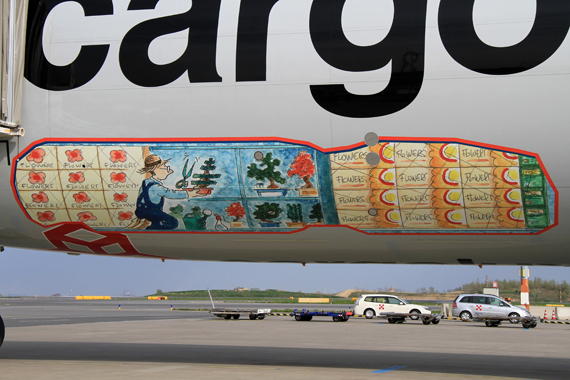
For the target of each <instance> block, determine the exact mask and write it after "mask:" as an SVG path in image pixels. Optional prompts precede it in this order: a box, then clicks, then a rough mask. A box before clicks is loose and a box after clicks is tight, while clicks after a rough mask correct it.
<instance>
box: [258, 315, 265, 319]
mask: <svg viewBox="0 0 570 380" xmlns="http://www.w3.org/2000/svg"><path fill="white" fill-rule="evenodd" d="M257 319H265V315H258V316H257Z"/></svg>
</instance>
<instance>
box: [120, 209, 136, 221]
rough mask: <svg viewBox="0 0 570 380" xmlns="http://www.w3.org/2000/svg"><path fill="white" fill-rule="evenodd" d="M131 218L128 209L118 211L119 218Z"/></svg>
mask: <svg viewBox="0 0 570 380" xmlns="http://www.w3.org/2000/svg"><path fill="white" fill-rule="evenodd" d="M132 218H133V213H132V212H130V211H127V212H122V211H121V212H119V220H131V219H132Z"/></svg>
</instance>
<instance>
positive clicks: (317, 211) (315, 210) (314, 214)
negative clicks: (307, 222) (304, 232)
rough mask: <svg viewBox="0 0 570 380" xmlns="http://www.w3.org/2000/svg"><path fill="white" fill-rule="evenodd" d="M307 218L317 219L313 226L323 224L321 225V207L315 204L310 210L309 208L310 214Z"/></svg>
mask: <svg viewBox="0 0 570 380" xmlns="http://www.w3.org/2000/svg"><path fill="white" fill-rule="evenodd" d="M309 218H311V219H317V221H316V222H314V223H313V224H324V223H323V218H324V216H323V208H322V206H321V204H320V203H317V204H315V205H314V206H313V207H312V208H311V213H310V214H309Z"/></svg>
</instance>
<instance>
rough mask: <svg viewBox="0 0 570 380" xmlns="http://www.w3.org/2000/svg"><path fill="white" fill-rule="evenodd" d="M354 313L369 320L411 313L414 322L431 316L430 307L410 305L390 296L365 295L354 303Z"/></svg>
mask: <svg viewBox="0 0 570 380" xmlns="http://www.w3.org/2000/svg"><path fill="white" fill-rule="evenodd" d="M354 313H355V314H358V315H364V316H365V317H366V318H368V319H370V318H374V317H375V316H377V315H381V314H385V313H409V314H411V315H410V319H412V320H417V319H418V318H419V315H420V314H428V315H431V311H430V310H429V308H428V307H426V306H421V305H414V304H409V303H407V302H406V301H404V300H403V299H401V298H399V297H396V296H394V295H389V294H363V295H362V296H360V297H359V298H358V299H357V300H356V301H354ZM416 314H417V316H416Z"/></svg>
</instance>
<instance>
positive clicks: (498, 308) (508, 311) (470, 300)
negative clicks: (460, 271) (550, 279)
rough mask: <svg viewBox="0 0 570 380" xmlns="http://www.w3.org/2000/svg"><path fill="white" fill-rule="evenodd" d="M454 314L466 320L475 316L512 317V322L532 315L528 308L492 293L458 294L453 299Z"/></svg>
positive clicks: (517, 321)
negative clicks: (513, 303)
mask: <svg viewBox="0 0 570 380" xmlns="http://www.w3.org/2000/svg"><path fill="white" fill-rule="evenodd" d="M452 315H453V316H454V317H460V318H461V319H462V320H464V321H468V320H470V319H474V318H475V319H477V318H511V319H510V322H511V323H519V322H520V319H517V318H521V317H523V318H524V317H531V315H530V312H529V311H528V310H526V309H524V308H522V307H518V306H513V305H511V304H510V303H508V302H506V301H505V300H503V299H501V298H499V297H496V296H493V295H490V294H460V295H458V296H457V297H456V298H455V300H454V301H453V308H452Z"/></svg>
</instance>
